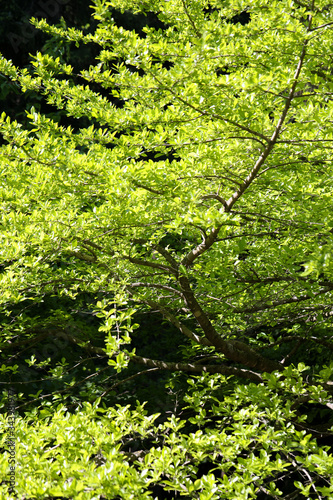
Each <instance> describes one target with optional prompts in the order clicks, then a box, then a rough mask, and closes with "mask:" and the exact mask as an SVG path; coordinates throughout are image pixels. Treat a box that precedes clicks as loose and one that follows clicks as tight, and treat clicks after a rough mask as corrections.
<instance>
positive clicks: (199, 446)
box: [1, 0, 333, 499]
mask: <svg viewBox="0 0 333 500" xmlns="http://www.w3.org/2000/svg"><path fill="white" fill-rule="evenodd" d="M111 7H113V8H115V9H119V10H121V11H125V10H126V9H128V10H131V11H133V12H134V13H136V12H141V13H142V12H144V13H150V15H152V13H155V14H156V15H157V16H158V19H159V21H160V22H162V23H163V25H164V28H163V29H155V28H152V27H146V28H144V29H143V31H142V32H140V33H137V32H135V31H127V30H125V29H124V28H122V27H120V26H118V25H117V24H116V23H115V22H114V21H113V19H112V17H111V10H110V8H111ZM93 8H94V17H95V20H97V21H98V22H99V24H98V27H97V29H96V31H95V33H94V34H86V35H85V34H83V33H82V32H80V31H78V30H76V29H74V28H69V29H65V28H60V27H54V26H51V25H48V24H47V23H46V22H45V21H36V20H35V21H34V25H35V26H36V27H38V28H41V29H42V30H44V31H45V32H46V33H48V34H50V35H51V36H56V37H62V38H63V39H64V40H65V41H67V42H68V43H76V44H80V43H81V44H84V43H94V44H98V45H99V46H100V53H99V56H98V58H97V61H96V64H95V65H94V66H90V67H89V68H88V69H87V70H85V71H82V72H81V73H80V75H77V74H74V71H73V68H72V67H71V66H69V65H68V64H66V63H64V62H63V61H61V60H60V59H59V58H54V57H52V56H51V55H48V54H47V53H44V54H41V53H39V54H37V55H36V56H34V59H33V66H34V70H33V71H31V72H29V71H28V69H25V70H19V69H18V68H15V67H14V66H13V64H12V63H11V62H10V61H7V60H5V59H4V58H3V59H2V61H1V71H2V73H3V74H4V75H6V77H7V78H9V79H10V80H11V81H14V82H16V84H17V85H18V86H20V88H21V90H22V91H23V92H25V91H27V90H34V91H37V92H39V93H40V94H41V95H42V96H44V98H45V100H46V101H47V103H48V104H49V105H52V106H55V107H57V108H58V109H62V110H65V112H66V114H67V116H69V117H71V118H77V119H80V118H82V117H85V118H88V119H89V120H90V123H91V125H90V126H89V127H81V128H80V125H78V127H68V126H65V125H62V124H61V123H56V122H54V121H52V119H50V118H48V117H45V116H43V115H41V114H40V113H38V112H36V111H35V110H34V109H32V110H30V111H29V113H28V117H29V119H30V123H31V125H30V127H29V128H26V129H25V128H23V127H22V126H20V124H19V123H17V122H16V121H11V120H10V119H9V118H8V117H6V116H5V115H2V118H1V130H2V135H3V139H4V145H3V146H2V148H1V168H2V172H3V177H2V179H3V181H2V182H3V194H2V222H1V224H2V235H1V238H2V243H1V253H2V262H3V264H2V266H3V270H2V273H1V287H2V294H1V304H2V311H3V336H4V343H3V350H4V352H5V353H6V349H9V346H12V344H13V345H14V346H15V348H19V347H22V346H26V345H28V344H33V343H34V342H36V341H37V340H36V339H37V338H38V339H39V340H40V338H41V337H43V338H46V337H47V336H48V335H50V334H51V335H52V336H54V337H57V336H58V337H62V338H65V339H66V341H67V342H70V343H72V344H75V345H80V346H81V347H82V348H83V349H86V350H87V351H88V352H90V353H93V354H94V355H96V356H105V355H107V356H108V358H109V365H110V366H112V367H114V369H115V372H119V373H120V372H122V371H123V370H126V368H127V366H129V365H132V364H135V365H137V366H138V367H139V368H138V369H139V370H142V365H143V366H145V367H148V369H152V370H170V371H171V372H182V373H187V374H192V375H193V374H194V375H195V374H197V375H196V377H197V378H193V377H192V378H190V379H189V381H188V384H189V386H188V390H187V393H186V395H185V397H184V403H183V405H185V404H186V405H187V407H188V410H187V411H189V412H190V416H189V420H188V421H186V420H184V419H183V420H180V419H179V418H178V417H173V418H171V419H169V420H168V421H164V422H163V423H161V424H160V425H159V426H158V425H157V424H156V425H154V424H153V420H154V418H153V417H152V416H150V417H148V416H140V415H139V413H142V407H141V406H139V409H138V410H132V411H130V410H129V409H128V408H127V409H126V408H119V409H118V412H119V415H121V416H119V418H118V417H117V412H114V411H113V410H106V409H104V411H105V412H106V413H105V415H106V417H103V416H101V417H98V411H102V410H101V409H100V410H98V408H97V406H96V405H95V406H89V405H88V404H87V403H85V406H84V409H83V410H82V411H80V412H79V413H78V414H77V415H70V414H68V413H65V410H64V408H60V407H59V408H58V409H56V407H55V403H53V404H52V405H51V406H50V407H45V408H42V409H41V410H40V412H39V413H38V418H39V421H38V422H37V423H36V424H35V426H36V428H37V427H38V429H39V430H38V434H37V436H39V438H38V439H39V441H38V442H39V446H40V448H41V450H42V453H41V457H40V460H42V461H43V464H45V470H44V471H43V472H42V471H41V472H38V471H37V472H34V470H35V465H34V463H33V461H34V458H31V459H29V460H27V458H26V452H25V451H24V450H21V451H20V452H19V453H20V454H19V455H18V457H19V458H18V460H20V461H26V465H25V466H23V465H22V467H25V469H22V470H26V471H27V473H26V474H25V475H30V477H32V478H33V480H31V482H30V483H23V480H19V482H18V486H17V488H18V490H17V491H18V494H19V496H20V495H21V498H32V497H34V498H51V496H52V495H53V497H54V496H57V495H60V494H61V495H67V496H64V498H74V497H75V498H126V499H128V498H142V499H143V498H154V496H153V495H156V494H157V493H156V491H157V490H156V488H157V486H158V485H160V486H162V488H164V490H170V491H171V492H172V493H171V494H172V495H174V496H172V498H175V496H176V495H177V494H178V495H180V496H183V497H184V498H200V499H219V498H232V499H235V498H239V499H243V498H244V499H245V498H258V499H259V498H278V497H279V496H281V495H283V498H299V497H300V495H303V496H305V497H306V498H324V497H325V496H326V497H330V496H333V490H332V486H331V478H332V475H333V460H332V455H329V453H328V451H329V450H328V448H327V447H325V446H324V445H323V444H322V442H321V441H320V440H321V439H325V438H328V437H329V436H331V434H330V427H331V425H332V421H331V420H330V421H329V422H328V424H327V422H326V425H323V422H322V421H320V426H319V425H316V424H315V423H312V424H311V422H310V417H312V418H313V417H314V415H317V414H319V412H322V415H324V417H323V418H324V419H327V418H330V417H328V412H329V411H330V410H331V409H332V403H331V394H332V383H331V382H330V378H331V375H332V371H333V364H332V363H330V355H331V352H332V345H333V344H332V342H331V328H332V326H331V318H332V296H333V294H332V291H333V280H332V271H333V267H332V260H331V255H332V227H333V224H332V215H331V212H332V203H331V192H332V184H333V180H332V168H331V165H332V159H331V149H332V141H333V137H332V99H331V96H332V86H333V83H332V57H331V51H330V48H331V30H332V26H333V23H332V22H331V20H330V19H331V15H330V14H331V7H330V5H329V4H326V2H325V1H321V0H318V1H312V2H308V3H307V2H304V3H303V2H299V1H298V0H297V1H281V2H266V1H259V0H256V1H253V2H248V3H244V2H240V1H236V0H235V1H230V2H220V1H218V0H215V1H214V0H212V1H207V2H202V1H200V2H198V1H194V2H187V0H171V1H168V2H164V1H160V0H149V1H146V2H141V1H126V0H112V1H111V2H106V1H104V0H96V1H95V3H94V6H93ZM241 13H243V18H244V13H246V14H247V16H245V21H244V22H243V23H239V22H238V21H239V17H237V16H239V15H240V14H241ZM80 81H82V84H80V83H78V82H80ZM78 123H80V122H78ZM82 294H88V295H89V297H94V299H92V298H91V302H92V304H91V305H90V311H94V314H95V315H96V316H97V317H98V318H100V319H101V321H102V323H101V325H100V327H99V332H101V333H102V334H103V335H105V348H104V347H101V346H100V345H97V344H96V343H94V337H93V336H91V335H87V334H86V333H85V332H84V329H83V331H82V330H81V331H79V332H78V333H77V334H73V332H69V331H68V329H66V323H68V322H69V321H71V320H72V319H71V315H70V313H69V312H68V311H65V312H64V310H63V309H62V308H57V307H55V308H54V310H53V313H52V316H51V317H50V316H48V317H47V318H41V317H38V316H37V315H36V314H34V315H33V314H30V313H29V307H31V306H32V307H33V306H35V305H37V304H41V303H42V302H43V300H46V298H47V297H50V296H56V297H65V298H67V299H68V300H72V301H73V302H74V303H75V301H77V304H79V307H80V304H81V302H80V301H81V298H80V297H81V296H82ZM30 310H31V309H30ZM27 311H28V312H27ZM77 312H78V311H77V310H76V309H75V310H74V312H72V316H75V314H77ZM143 312H148V313H150V314H152V313H154V314H158V315H160V317H161V318H163V319H164V321H167V322H168V323H169V324H171V325H173V327H175V328H176V329H178V330H179V332H180V333H181V334H182V335H183V337H184V340H183V343H184V342H185V343H186V347H185V348H184V349H183V353H182V354H181V353H178V356H179V358H178V360H177V361H166V359H153V358H147V357H146V356H144V355H142V353H140V337H139V336H140V327H139V326H138V325H137V324H136V320H137V317H138V313H143ZM133 320H134V321H133ZM166 332H167V334H169V332H170V331H169V330H166ZM163 334H164V330H163V328H161V329H160V330H159V331H158V332H157V335H159V336H161V337H163ZM132 338H134V340H135V338H137V339H138V340H137V342H136V345H137V349H134V348H133V343H132V345H131V342H132ZM5 356H6V354H5ZM7 358H8V356H7ZM10 359H11V358H10ZM30 362H31V363H32V364H33V360H32V361H30ZM8 365H9V364H8V363H7V364H6V363H5V364H4V365H3V370H4V371H6V370H7V371H11V370H12V369H13V367H12V366H8ZM140 366H141V368H140ZM59 373H60V372H59V371H58V372H57V371H54V372H53V375H54V376H60V375H59ZM124 373H126V372H124ZM302 412H305V413H306V415H305V416H303V415H302ZM31 418H32V417H31V415H30V416H27V417H26V418H25V420H24V419H23V420H22V423H21V424H20V427H19V429H20V431H19V432H20V433H22V436H25V438H24V439H27V432H28V431H27V424H29V423H30V422H31ZM117 418H118V419H120V420H121V422H122V423H121V425H120V424H119V426H118V427H117V425H118V424H117V425H116V423H115V424H110V419H115V422H118V420H117ZM43 419H46V420H43ZM59 422H60V424H59ZM66 422H67V423H66ZM124 422H125V424H124ZM55 425H59V428H62V429H66V428H68V429H70V428H71V429H72V428H77V429H78V428H81V427H82V429H84V432H86V433H87V435H88V436H92V438H91V439H92V441H89V440H86V438H84V440H83V441H84V443H83V445H82V446H83V449H84V453H83V456H82V457H83V458H81V455H80V458H79V459H78V453H79V454H80V453H81V452H78V449H80V443H75V444H73V442H72V441H71V443H72V444H71V445H68V442H69V441H68V440H70V439H77V436H78V435H79V434H78V432H79V431H77V432H76V433H75V435H74V434H73V436H72V437H70V436H69V434H68V435H67V434H66V432H65V431H64V432H65V434H64V433H63V432H61V434H60V438H59V441H54V437H51V436H54V431H52V432H51V431H50V432H51V433H50V432H49V430H48V429H54V426H55ZM109 425H111V427H112V426H113V425H115V426H116V427H115V428H116V429H117V431H115V432H116V434H115V435H114V434H112V436H113V437H112V439H111V438H110V437H108V436H109V435H110V428H109V427H108V426H109ZM66 426H67V427H66ZM119 429H120V430H119ZM59 432H60V431H59ZM68 432H69V431H68ZM64 436H65V437H64ZM66 436H67V437H66ZM75 436H76V437H75ZM97 436H101V438H97ZM102 437H103V439H102ZM316 438H317V439H318V440H319V441H316ZM80 439H81V438H80ZM82 439H83V438H82ZM89 439H90V438H89ZM103 440H104V441H103ZM131 442H135V443H136V446H138V447H139V448H140V451H141V455H140V456H138V455H133V453H132V452H130V451H129V450H130V449H133V448H132V447H131V444H130V443H131ZM55 443H56V444H55ZM66 443H67V444H66ZM103 443H105V444H104V445H103ZM138 443H139V444H138ZM121 444H122V446H121ZM29 446H33V444H29ZM55 448H56V449H57V451H56V452H52V450H54V449H55ZM124 454H125V457H126V459H127V461H125V462H124ZM5 456H6V455H5ZM52 456H53V462H52V460H51V461H50V458H51V457H52ZM96 456H99V458H100V461H98V460H97V462H96ZM49 457H50V458H49ZM75 461H77V462H78V464H79V465H78V464H75V463H74V462H75ZM63 463H70V464H72V465H71V466H70V467H69V469H68V470H67V471H66V472H65V471H62V472H61V473H59V467H60V465H61V464H63ZM204 464H206V465H207V464H209V467H210V468H208V472H207V471H206V472H207V473H206V472H205V473H201V472H200V471H201V470H202V469H200V467H203V466H204ZM3 467H4V468H5V467H6V464H5V463H4V465H3ZM83 470H84V471H85V473H84V474H85V479H84V478H83V476H82V474H83ZM101 471H102V472H101ZM112 471H114V472H112ZM101 474H102V476H103V478H102V476H101ZM110 474H111V476H112V477H111V479H110ZM115 477H117V482H115ZM37 478H38V480H37ZM98 478H99V479H98ZM103 488H104V489H103ZM154 488H155V490H154ZM151 491H152V493H150V492H151ZM24 495H26V496H24ZM103 495H106V496H104V497H103ZM131 495H132V496H131Z"/></svg>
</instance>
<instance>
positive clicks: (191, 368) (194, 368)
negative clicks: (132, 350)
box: [131, 356, 263, 382]
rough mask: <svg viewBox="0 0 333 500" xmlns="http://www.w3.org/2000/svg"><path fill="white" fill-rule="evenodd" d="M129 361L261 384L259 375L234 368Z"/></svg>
mask: <svg viewBox="0 0 333 500" xmlns="http://www.w3.org/2000/svg"><path fill="white" fill-rule="evenodd" d="M131 360H132V361H134V362H135V363H139V364H142V365H145V366H150V367H152V368H159V369H161V370H172V371H183V372H188V373H202V372H207V373H221V374H223V375H234V376H236V377H241V378H246V379H250V380H253V381H255V382H262V380H263V379H262V377H261V375H260V374H259V373H256V372H253V371H251V370H245V369H243V368H235V367H233V366H225V365H196V364H192V363H174V362H166V361H159V360H157V359H150V358H144V357H142V356H131Z"/></svg>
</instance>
